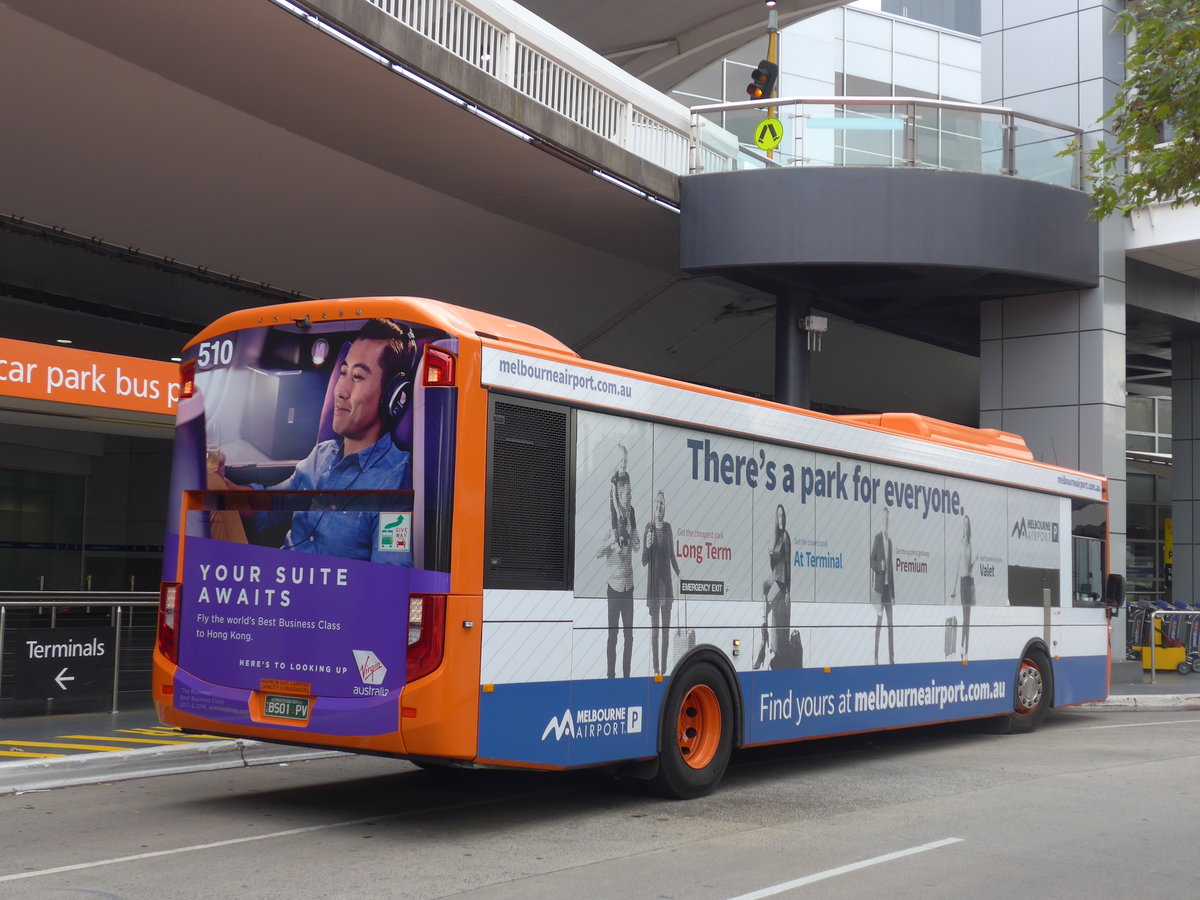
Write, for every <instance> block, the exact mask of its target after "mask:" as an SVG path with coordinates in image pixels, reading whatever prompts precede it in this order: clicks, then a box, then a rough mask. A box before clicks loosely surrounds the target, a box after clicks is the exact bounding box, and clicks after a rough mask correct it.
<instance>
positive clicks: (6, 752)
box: [0, 750, 66, 759]
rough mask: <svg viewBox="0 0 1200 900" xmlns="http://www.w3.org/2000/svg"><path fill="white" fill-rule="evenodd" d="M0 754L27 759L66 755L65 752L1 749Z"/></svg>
mask: <svg viewBox="0 0 1200 900" xmlns="http://www.w3.org/2000/svg"><path fill="white" fill-rule="evenodd" d="M0 756H18V757H24V758H25V759H51V758H57V757H60V756H66V754H65V753H26V752H25V751H24V750H0Z"/></svg>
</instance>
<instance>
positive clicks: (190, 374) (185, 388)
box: [179, 359, 196, 400]
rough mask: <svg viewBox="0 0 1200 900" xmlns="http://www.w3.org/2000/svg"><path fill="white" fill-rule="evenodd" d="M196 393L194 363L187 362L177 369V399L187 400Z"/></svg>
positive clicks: (191, 361) (192, 360) (193, 361)
mask: <svg viewBox="0 0 1200 900" xmlns="http://www.w3.org/2000/svg"><path fill="white" fill-rule="evenodd" d="M195 393H196V361H195V360H194V359H191V360H188V361H187V362H185V363H184V364H183V365H182V366H180V367H179V399H180V400H187V399H188V398H189V397H191V396H192V395H193V394H195Z"/></svg>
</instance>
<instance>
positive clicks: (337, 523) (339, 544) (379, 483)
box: [251, 434, 413, 566]
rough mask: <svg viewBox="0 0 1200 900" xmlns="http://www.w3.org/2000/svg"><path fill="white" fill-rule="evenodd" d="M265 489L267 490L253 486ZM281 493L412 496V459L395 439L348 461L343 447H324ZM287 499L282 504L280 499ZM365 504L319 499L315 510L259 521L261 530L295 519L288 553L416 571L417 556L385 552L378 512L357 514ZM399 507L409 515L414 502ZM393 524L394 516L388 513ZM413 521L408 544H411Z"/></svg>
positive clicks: (267, 515)
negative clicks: (395, 493) (393, 493)
mask: <svg viewBox="0 0 1200 900" xmlns="http://www.w3.org/2000/svg"><path fill="white" fill-rule="evenodd" d="M251 487H253V488H255V489H261V488H262V485H260V484H255V485H251ZM272 490H279V491H409V490H412V456H411V454H409V452H408V451H407V450H400V449H398V448H397V447H396V445H395V444H394V443H392V436H391V434H385V435H384V436H383V437H381V438H380V439H379V440H378V441H376V442H375V443H374V444H372V445H371V446H370V447H367V448H366V449H364V450H360V451H359V452H357V453H351V454H350V455H349V456H343V455H342V441H341V439H336V440H332V441H322V442H321V443H319V444H317V445H316V446H315V447H313V449H312V452H311V453H309V454H308V456H306V457H305V458H304V459H302V460H301V461H300V462H299V463H298V464H297V465H296V470H295V471H294V472H293V473H292V474H291V476H290V477H288V478H286V479H284V480H283V481H281V482H279V484H276V485H273V486H272ZM281 499H282V498H281ZM363 499H364V498H359V497H344V498H342V497H331V498H325V497H321V498H314V501H313V504H312V508H311V509H306V510H296V511H294V512H290V513H289V512H288V511H287V510H286V509H276V510H273V511H271V512H261V513H258V514H257V516H256V517H255V522H256V524H257V525H258V526H259V527H260V528H264V527H269V526H270V525H273V524H277V523H279V522H280V521H283V520H284V518H285V517H287V516H289V515H290V516H291V522H292V524H291V528H290V530H289V531H288V533H287V537H286V539H285V540H284V542H283V548H284V549H285V550H295V551H297V552H299V553H319V554H322V555H324V556H341V557H345V558H347V559H365V560H370V561H371V562H383V563H391V564H392V565H397V566H411V565H412V564H413V562H412V551H411V548H410V549H409V550H388V549H382V547H381V545H382V543H383V542H382V541H381V540H380V534H379V527H380V523H379V517H380V515H381V513H380V512H379V511H378V510H361V511H360V510H356V509H355V505H356V504H358V505H362V501H363ZM396 504H397V506H403V507H405V510H404V511H410V510H411V508H412V501H411V500H410V499H408V498H404V499H400V498H397V501H396ZM382 515H385V516H387V517H388V522H389V524H390V523H392V522H394V521H395V520H396V516H395V513H394V512H390V513H383V514H382ZM411 521H412V520H411V517H410V519H409V522H410V533H409V540H410V541H411V538H412V535H411Z"/></svg>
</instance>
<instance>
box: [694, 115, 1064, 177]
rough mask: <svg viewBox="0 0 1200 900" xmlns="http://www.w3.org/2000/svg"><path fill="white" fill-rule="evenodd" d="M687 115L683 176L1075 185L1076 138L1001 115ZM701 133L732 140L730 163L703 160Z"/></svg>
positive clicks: (1053, 126)
mask: <svg viewBox="0 0 1200 900" xmlns="http://www.w3.org/2000/svg"><path fill="white" fill-rule="evenodd" d="M691 112H692V142H691V156H690V165H689V173H690V174H698V173H700V172H714V171H733V170H738V169H758V168H771V167H781V166H888V167H907V168H922V169H942V170H946V171H952V172H980V173H985V174H992V175H1014V176H1017V177H1020V178H1028V179H1031V180H1033V181H1042V182H1046V183H1048V184H1057V185H1061V186H1063V187H1070V188H1076V189H1078V188H1080V187H1081V186H1082V184H1083V158H1082V151H1081V150H1080V149H1079V143H1080V140H1079V139H1080V137H1081V135H1082V131H1081V130H1080V129H1078V128H1074V127H1072V126H1069V125H1061V124H1059V123H1056V122H1051V121H1048V120H1046V119H1040V118H1038V117H1036V116H1028V115H1024V114H1022V113H1018V112H1016V111H1014V110H1011V109H1008V108H1006V107H999V106H983V105H980V104H977V103H960V102H957V101H952V100H929V99H923V98H916V97H787V98H781V99H778V100H772V101H771V105H770V106H764V105H763V103H762V101H754V100H743V101H740V102H734V103H714V104H710V105H706V106H695V107H692V111H691ZM710 125H713V126H718V127H719V128H721V129H723V130H724V131H726V132H729V133H732V134H733V135H735V136H736V138H737V141H738V153H737V154H736V157H734V156H733V155H732V154H730V155H728V156H723V157H717V158H714V157H713V156H712V155H710V154H704V153H703V152H702V148H703V145H704V140H703V138H704V129H705V128H706V127H708V126H710ZM1069 148H1074V149H1073V152H1070V153H1068V154H1067V155H1061V154H1062V152H1063V151H1064V150H1068V149H1069Z"/></svg>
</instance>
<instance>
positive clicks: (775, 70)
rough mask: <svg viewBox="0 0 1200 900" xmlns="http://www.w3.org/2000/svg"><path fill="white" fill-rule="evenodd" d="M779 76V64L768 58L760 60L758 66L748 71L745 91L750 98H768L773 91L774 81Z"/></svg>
mask: <svg viewBox="0 0 1200 900" xmlns="http://www.w3.org/2000/svg"><path fill="white" fill-rule="evenodd" d="M778 78H779V66H777V65H776V64H775V63H773V62H771V61H770V60H767V59H764V60H760V61H759V63H758V68H757V69H755V70H754V71H753V72H751V73H750V83H749V84H748V85H746V93H747V95H749V97H750V99H751V100H769V99H770V98H771V96H772V95H773V94H774V93H775V81H776V79H778Z"/></svg>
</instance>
